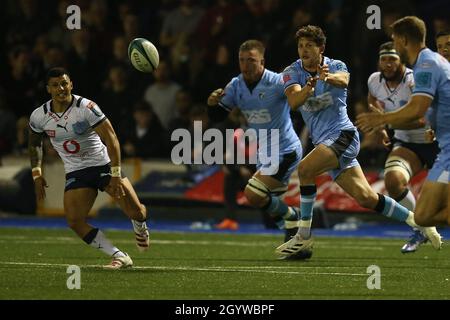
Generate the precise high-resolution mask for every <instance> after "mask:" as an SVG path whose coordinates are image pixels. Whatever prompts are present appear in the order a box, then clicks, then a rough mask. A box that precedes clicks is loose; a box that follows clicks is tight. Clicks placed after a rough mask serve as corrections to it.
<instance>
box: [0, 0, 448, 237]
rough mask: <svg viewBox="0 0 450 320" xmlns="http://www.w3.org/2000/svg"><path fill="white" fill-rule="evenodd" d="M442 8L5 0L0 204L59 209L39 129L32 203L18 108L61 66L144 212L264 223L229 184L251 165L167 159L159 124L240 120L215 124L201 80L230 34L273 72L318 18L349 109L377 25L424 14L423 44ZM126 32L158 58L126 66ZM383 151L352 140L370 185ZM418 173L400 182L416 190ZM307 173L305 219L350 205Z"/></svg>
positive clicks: (440, 1)
mask: <svg viewBox="0 0 450 320" xmlns="http://www.w3.org/2000/svg"><path fill="white" fill-rule="evenodd" d="M72 4H76V5H78V6H79V7H80V8H81V29H80V30H68V29H67V27H66V20H67V18H68V16H69V15H68V14H67V13H66V9H67V7H68V6H69V5H72ZM373 4H376V5H379V6H380V8H381V29H379V30H369V29H368V28H367V27H366V20H367V18H368V17H369V14H367V13H366V9H367V7H368V6H369V5H373ZM449 9H450V6H449V2H448V0H429V1H419V0H408V1H406V0H405V1H403V0H397V1H395V2H394V1H373V0H370V1H367V0H362V1H350V0H304V1H282V0H245V1H244V0H235V1H232V0H216V1H213V0H211V1H200V0H197V1H195V0H181V1H173V0H172V1H171V0H159V1H157V0H152V1H139V0H128V1H126V0H121V1H119V0H108V1H106V0H91V1H88V0H84V1H83V0H80V1H76V0H71V1H67V0H60V1H56V0H6V1H4V2H3V3H2V10H1V12H0V28H1V30H2V32H1V33H0V70H1V71H0V211H1V212H3V213H2V216H3V217H6V216H10V215H15V214H20V215H27V216H31V215H38V216H53V217H54V216H62V215H63V211H62V197H63V187H64V170H63V167H62V162H61V160H60V159H59V157H58V155H57V154H56V153H55V151H54V150H53V149H52V147H51V146H50V144H49V143H48V141H46V143H45V155H44V163H45V165H44V174H45V176H46V178H47V182H48V183H49V186H50V187H49V191H48V193H47V194H48V197H47V199H46V200H45V201H44V202H42V203H36V201H35V200H34V191H33V185H32V178H31V170H30V168H29V161H28V155H27V130H28V129H27V128H28V117H29V116H30V114H31V112H32V111H33V110H34V109H35V108H37V107H38V106H40V105H41V104H42V103H44V102H45V101H47V100H48V99H49V96H48V94H47V92H46V89H45V74H46V71H47V70H48V69H49V68H51V67H55V66H58V67H60V66H63V67H65V68H66V69H67V70H68V71H69V73H70V76H71V78H72V81H73V83H74V90H73V93H74V94H78V95H81V96H85V97H88V98H89V99H92V100H94V101H95V102H97V103H98V105H99V106H100V108H101V109H102V110H103V112H104V113H105V114H106V115H107V117H108V118H109V119H110V121H111V122H112V124H113V126H114V128H115V130H116V132H117V134H118V136H119V139H120V142H121V147H122V157H123V159H124V162H125V164H124V168H125V173H126V174H127V176H128V177H129V178H130V179H131V180H132V182H133V183H134V185H135V187H136V190H137V192H138V195H139V197H140V198H141V200H142V202H143V203H145V204H146V205H148V206H149V207H150V208H151V209H150V212H151V214H152V219H155V220H158V219H161V220H165V219H168V220H179V221H190V222H194V223H193V227H198V228H203V227H204V228H209V227H210V226H213V225H214V223H216V222H218V221H220V220H221V219H222V218H223V217H225V216H229V215H232V216H233V215H234V216H235V217H236V219H237V220H239V221H262V222H263V224H264V225H265V226H266V227H267V228H271V227H272V226H271V225H270V223H269V222H268V221H266V219H265V217H262V219H261V216H260V213H259V212H257V211H256V210H252V209H250V208H248V207H247V206H246V200H245V198H244V197H243V195H242V192H240V191H241V190H242V185H245V181H246V179H248V176H249V174H251V170H252V168H251V167H250V168H230V167H228V168H227V167H221V166H219V165H217V166H206V165H196V166H175V165H173V164H172V162H171V161H170V151H171V148H172V146H173V143H172V142H171V140H170V136H171V133H172V131H173V130H174V129H176V128H185V129H188V130H192V124H193V121H202V126H203V129H207V128H209V127H213V126H214V127H218V128H221V129H225V128H237V127H240V126H243V125H245V124H244V123H243V120H242V116H240V115H239V114H232V115H230V117H229V119H227V120H226V121H225V123H221V124H215V123H210V122H209V121H208V118H207V114H206V99H207V97H208V95H209V93H210V92H211V91H212V90H214V89H216V88H223V87H224V86H225V85H226V84H227V83H228V81H229V80H230V79H231V78H232V77H233V76H235V75H237V74H238V73H239V69H238V61H237V54H238V52H237V51H238V47H239V45H240V44H241V43H242V42H243V41H245V40H247V39H251V38H254V39H259V40H261V41H263V42H264V44H265V45H266V47H267V50H266V67H267V68H268V69H271V70H273V71H277V72H280V71H282V70H283V69H284V68H285V67H286V66H288V65H289V64H291V63H292V62H293V61H295V60H296V59H297V58H298V55H297V48H296V41H295V32H296V31H297V30H298V29H299V28H300V27H301V26H304V25H307V24H316V25H319V26H321V27H322V28H323V29H324V31H325V33H326V35H327V45H326V50H325V55H326V56H329V57H332V58H335V59H340V60H343V61H344V62H345V63H346V64H347V66H348V68H349V71H350V73H351V81H350V87H349V99H348V113H349V115H350V117H351V118H352V119H354V117H355V115H356V114H357V113H358V112H360V111H361V110H366V97H367V78H368V77H369V75H370V74H371V73H372V72H375V71H376V70H377V60H378V47H379V45H380V44H381V43H383V42H385V41H388V40H389V39H390V38H389V30H388V28H387V27H388V26H389V25H390V24H391V23H392V22H394V21H395V20H397V19H398V18H400V17H402V16H405V15H417V16H419V17H421V18H422V19H423V20H424V21H425V22H426V24H427V28H428V30H427V31H428V36H427V45H428V46H429V47H430V48H431V49H433V50H435V42H434V35H435V34H436V33H437V32H439V31H443V30H448V29H449V15H448V14H449V12H450V10H449ZM136 37H142V38H146V39H148V40H150V41H151V42H153V43H154V44H155V45H156V47H157V48H158V50H159V54H160V59H161V61H160V64H159V67H158V69H157V70H156V71H155V72H154V73H153V74H144V73H140V72H138V71H137V70H135V69H134V68H133V67H132V66H131V64H130V62H129V60H128V56H127V47H128V44H129V42H130V41H131V40H132V39H134V38H136ZM292 118H293V120H294V124H295V128H296V131H297V132H298V134H299V135H300V136H301V137H302V143H303V147H304V149H305V152H307V151H308V150H309V149H310V147H311V146H310V142H309V141H308V139H307V135H305V134H304V132H303V123H302V121H301V119H300V118H299V116H298V114H293V115H292ZM244 148H245V146H244ZM386 154H387V150H384V149H383V148H382V147H381V146H378V145H371V144H369V143H367V144H364V141H363V144H362V150H361V154H360V156H359V157H358V159H359V160H360V162H361V163H362V164H363V166H364V168H365V169H366V172H367V175H368V178H369V180H370V182H371V183H372V186H373V187H374V188H375V189H376V190H377V191H378V192H385V191H384V185H383V182H382V171H381V170H382V168H383V166H384V160H385V157H386ZM245 169H247V171H246V170H245ZM424 177H425V173H424V174H422V175H419V176H418V177H416V179H415V180H413V182H412V190H413V192H414V193H415V194H416V195H417V194H418V193H419V191H420V186H421V183H422V181H423V179H424ZM230 186H231V187H230ZM319 186H321V190H322V191H321V194H320V195H319V199H321V200H323V201H319V202H318V208H316V209H317V210H318V215H319V217H320V218H319V219H317V224H318V225H317V226H322V227H328V226H331V225H333V224H334V222H335V221H340V219H347V218H346V217H348V216H349V214H357V213H360V212H362V211H363V210H362V209H361V208H360V207H358V206H357V205H356V203H354V202H353V200H352V199H350V198H348V197H347V196H346V195H345V194H343V192H342V191H341V190H340V189H339V188H338V187H337V186H336V185H334V184H332V183H331V182H330V180H329V179H328V178H326V177H324V178H323V179H322V180H321V181H319ZM224 189H226V190H228V191H229V190H235V192H234V193H233V192H231V194H230V192H228V193H227V192H224ZM298 193H299V192H298V178H297V177H296V176H293V177H292V179H291V183H290V186H289V191H288V193H287V194H286V201H287V202H288V203H290V204H295V203H298V201H299V199H298V198H299V196H298ZM92 215H93V216H97V217H104V218H116V217H120V216H121V213H120V212H119V211H118V210H117V208H116V207H115V206H114V204H113V203H112V202H111V200H110V199H109V198H108V197H107V196H105V195H101V196H100V197H99V198H98V200H97V202H96V204H95V206H94V210H93V212H92ZM342 217H344V218H342ZM371 217H372V216H371Z"/></svg>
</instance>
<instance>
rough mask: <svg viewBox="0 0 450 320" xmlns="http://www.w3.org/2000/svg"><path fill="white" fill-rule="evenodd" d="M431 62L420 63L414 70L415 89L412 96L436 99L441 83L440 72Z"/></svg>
mask: <svg viewBox="0 0 450 320" xmlns="http://www.w3.org/2000/svg"><path fill="white" fill-rule="evenodd" d="M436 69H437V66H436V64H435V63H434V62H433V61H431V60H425V61H422V62H419V63H418V65H417V66H416V67H415V68H414V89H413V92H412V95H424V96H428V97H430V98H431V99H433V98H434V96H435V94H436V90H437V86H438V83H439V75H440V72H439V71H440V70H436Z"/></svg>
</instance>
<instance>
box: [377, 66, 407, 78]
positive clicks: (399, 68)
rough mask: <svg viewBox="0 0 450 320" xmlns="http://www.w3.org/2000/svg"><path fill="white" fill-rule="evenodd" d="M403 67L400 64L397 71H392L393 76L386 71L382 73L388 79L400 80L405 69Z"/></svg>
mask: <svg viewBox="0 0 450 320" xmlns="http://www.w3.org/2000/svg"><path fill="white" fill-rule="evenodd" d="M402 69H403V68H402V67H401V66H399V67H398V68H397V70H395V72H394V73H392V75H391V76H389V75H387V74H386V73H385V72H381V73H382V74H383V77H384V78H385V79H386V80H388V81H395V80H397V81H400V80H401V79H402V77H403V72H402V71H403V70H402Z"/></svg>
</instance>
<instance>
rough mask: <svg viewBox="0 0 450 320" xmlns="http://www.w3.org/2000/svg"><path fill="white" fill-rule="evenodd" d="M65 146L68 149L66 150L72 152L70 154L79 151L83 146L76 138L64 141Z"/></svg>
mask: <svg viewBox="0 0 450 320" xmlns="http://www.w3.org/2000/svg"><path fill="white" fill-rule="evenodd" d="M63 147H64V150H66V152H67V153H70V154H75V153H78V152H79V151H80V148H81V146H80V144H79V143H78V142H77V141H75V140H66V141H64V143H63Z"/></svg>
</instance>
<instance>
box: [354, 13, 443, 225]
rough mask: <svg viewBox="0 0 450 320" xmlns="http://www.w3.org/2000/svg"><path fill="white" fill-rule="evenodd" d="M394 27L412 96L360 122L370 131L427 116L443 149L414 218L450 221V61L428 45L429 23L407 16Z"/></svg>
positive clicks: (422, 222) (363, 116) (422, 221)
mask: <svg viewBox="0 0 450 320" xmlns="http://www.w3.org/2000/svg"><path fill="white" fill-rule="evenodd" d="M391 27H392V31H393V34H392V39H393V41H394V46H395V49H396V50H397V52H399V54H400V57H401V59H402V60H403V61H405V62H406V63H407V64H409V65H411V66H412V69H413V72H414V82H415V87H414V89H413V92H412V95H411V99H410V100H409V102H408V103H407V104H405V106H404V107H403V108H401V109H399V110H397V111H395V112H386V113H383V114H373V113H365V114H361V115H360V116H359V117H358V121H357V124H358V126H359V127H360V128H361V129H362V130H363V131H368V130H371V129H372V128H376V127H379V126H382V125H385V124H390V125H392V126H400V125H403V124H407V123H411V122H413V121H416V120H418V119H420V118H422V117H424V116H425V117H426V119H427V121H428V122H429V124H430V125H431V127H432V128H433V129H434V131H435V135H436V139H437V141H438V143H439V148H440V149H441V151H440V153H439V154H438V156H437V159H436V161H435V163H434V165H433V167H432V168H431V170H430V171H429V172H428V176H427V179H426V181H425V183H424V185H423V187H422V192H421V194H420V197H419V199H418V201H417V204H416V208H415V210H414V213H415V215H414V219H415V221H416V222H417V224H419V225H421V226H435V225H441V224H444V225H447V224H450V214H449V211H448V208H449V204H450V197H449V188H448V183H449V181H450V64H449V62H448V61H447V60H446V59H445V58H444V57H443V56H441V55H439V54H438V53H436V52H433V51H432V50H430V49H428V48H427V47H426V45H425V35H426V27H425V23H424V22H423V21H422V20H421V19H419V18H418V17H414V16H408V17H404V18H402V19H399V20H397V21H396V22H394V23H393V24H392V26H391Z"/></svg>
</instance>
